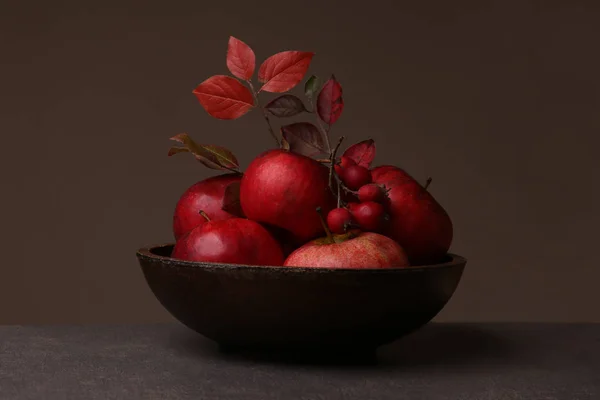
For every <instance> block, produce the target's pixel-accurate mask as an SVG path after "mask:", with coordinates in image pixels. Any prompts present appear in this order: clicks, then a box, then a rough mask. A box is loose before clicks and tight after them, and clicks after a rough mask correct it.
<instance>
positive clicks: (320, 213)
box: [317, 207, 335, 243]
mask: <svg viewBox="0 0 600 400" xmlns="http://www.w3.org/2000/svg"><path fill="white" fill-rule="evenodd" d="M317 214H319V219H320V220H321V225H323V229H325V233H326V234H327V239H328V240H329V241H330V242H331V243H335V240H333V235H331V231H330V230H329V227H328V226H327V223H326V222H325V218H323V210H322V209H321V207H317Z"/></svg>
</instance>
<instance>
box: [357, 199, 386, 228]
mask: <svg viewBox="0 0 600 400" xmlns="http://www.w3.org/2000/svg"><path fill="white" fill-rule="evenodd" d="M352 216H353V217H354V219H355V220H356V222H357V223H358V224H359V225H360V227H361V228H362V229H363V230H365V231H370V232H377V231H378V230H380V229H381V228H382V227H383V225H384V222H385V220H386V214H385V209H384V208H383V206H382V205H381V204H379V203H375V202H374V201H367V202H364V203H360V204H358V205H356V206H353V207H352Z"/></svg>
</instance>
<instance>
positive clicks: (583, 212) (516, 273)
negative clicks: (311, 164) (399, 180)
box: [0, 0, 600, 323]
mask: <svg viewBox="0 0 600 400" xmlns="http://www.w3.org/2000/svg"><path fill="white" fill-rule="evenodd" d="M8 3H9V2H2V5H1V6H0V7H1V9H0V58H1V66H0V68H1V70H0V83H1V85H0V89H1V90H0V128H1V129H0V132H1V134H2V143H3V145H2V149H3V151H2V157H1V163H2V166H1V167H2V168H1V170H0V171H1V172H0V173H1V178H2V187H3V190H2V195H1V196H0V202H1V205H2V206H1V208H0V212H1V213H2V215H1V217H2V219H1V221H2V228H1V232H2V241H1V243H2V249H3V252H2V257H1V259H2V275H1V279H0V323H50V322H52V323H66V322H138V321H157V320H168V319H169V318H170V317H169V316H168V315H167V314H166V312H165V311H163V309H162V308H161V307H160V306H159V304H158V302H157V301H156V300H155V299H154V297H153V296H152V294H151V293H150V291H149V289H148V288H147V286H146V284H145V282H144V280H143V277H142V275H141V273H140V270H139V268H138V265H137V262H136V259H135V256H134V253H135V250H136V249H137V248H138V247H139V246H141V245H145V244H151V243H160V242H164V241H169V240H171V233H170V228H171V213H172V210H173V207H174V204H175V202H176V200H177V198H178V196H179V194H180V193H181V192H182V191H183V190H184V189H185V188H186V187H187V186H189V185H191V184H192V183H194V182H195V181H197V180H199V179H202V178H204V177H207V176H208V175H209V174H210V172H209V171H208V170H205V169H203V168H202V166H201V165H199V164H197V163H195V162H194V161H193V160H192V159H191V158H190V157H186V156H185V155H182V156H180V157H176V158H171V159H169V158H167V157H166V152H167V149H168V147H169V144H170V142H169V141H168V138H169V137H170V136H172V135H173V134H175V133H180V132H184V131H187V132H189V133H190V134H191V135H192V136H193V137H194V138H196V139H197V140H199V141H202V142H207V143H215V144H221V145H224V146H227V147H229V148H231V149H232V150H234V151H235V152H236V153H237V154H238V156H239V158H240V160H241V162H242V164H243V166H245V165H247V163H248V162H249V161H250V159H251V158H252V157H253V155H255V154H257V153H258V152H260V151H262V150H263V149H264V148H265V147H266V146H270V145H271V139H270V137H269V135H268V133H267V131H266V128H265V126H264V121H263V120H262V119H261V117H260V116H259V114H257V113H251V114H248V115H247V116H245V117H243V118H242V119H240V120H237V121H219V120H215V119H212V118H210V117H209V116H208V115H207V114H206V113H205V112H204V110H203V109H202V108H201V107H200V105H199V104H198V103H197V101H196V99H195V98H194V97H193V95H192V93H191V91H192V89H193V88H194V87H195V86H196V85H197V84H198V83H200V82H201V81H202V80H204V79H205V78H207V77H208V76H210V75H212V74H216V73H226V67H225V49H226V44H227V39H228V37H229V35H234V36H237V37H239V38H241V39H242V40H244V41H246V42H247V43H249V44H250V45H251V46H253V47H254V48H255V51H256V53H257V57H258V59H259V61H261V60H262V59H264V58H265V57H267V56H269V55H271V54H273V53H275V52H278V51H281V50H286V49H297V50H310V51H315V52H316V53H317V55H316V57H315V58H314V61H313V67H312V71H313V72H316V73H319V74H321V75H326V74H329V73H331V72H334V73H335V74H336V76H337V77H338V79H339V80H340V81H341V82H342V84H343V86H344V94H345V99H346V109H345V112H344V115H343V117H342V118H341V119H340V121H339V123H338V124H337V125H336V126H335V131H334V133H336V134H344V135H346V136H348V137H349V138H350V140H351V141H358V140H361V139H365V138H368V137H372V138H374V139H375V140H376V141H377V144H378V146H379V147H378V149H379V150H378V151H379V153H378V157H377V163H378V164H382V163H394V164H397V165H400V166H402V167H405V168H406V169H407V170H408V171H410V172H411V173H412V174H413V175H414V176H415V177H417V178H418V179H421V180H425V179H426V178H427V176H429V175H431V176H433V178H434V180H433V184H432V186H431V191H432V193H433V194H434V195H435V196H436V197H437V198H438V199H439V201H440V202H441V203H442V204H443V205H444V206H445V207H446V208H447V210H448V212H449V213H450V214H451V215H452V217H453V220H454V223H455V226H456V236H455V242H454V244H453V247H452V250H453V251H455V252H458V253H460V254H464V255H465V256H467V257H468V258H469V264H468V268H467V270H466V273H465V275H464V279H463V281H462V283H461V285H460V287H459V290H458V291H457V293H456V295H455V297H454V298H453V300H452V301H451V303H450V304H449V305H448V307H447V308H446V309H445V310H444V311H443V313H442V314H441V315H440V316H439V318H438V319H439V320H536V321H537V320H554V321H600V308H599V307H598V304H600V291H598V289H597V286H598V282H600V268H599V266H598V261H597V254H596V253H595V251H596V249H597V248H598V239H599V238H600V235H599V234H598V226H599V224H600V218H599V215H600V213H599V212H598V209H597V207H598V204H599V200H600V198H599V195H598V172H599V168H598V167H599V162H598V158H597V148H598V144H599V143H600V139H599V137H600V130H599V128H600V118H599V115H600V114H599V107H600V99H599V89H600V87H599V84H600V79H599V71H600V53H598V43H599V40H600V28H599V25H600V24H599V23H598V21H599V20H600V13H599V11H600V8H599V7H598V6H595V5H594V2H592V1H590V2H587V3H584V2H578V1H569V2H567V1H562V2H558V1H554V2H551V1H544V2H542V1H535V2H534V1H517V0H514V1H495V2H485V1H484V2H481V1H465V0H459V1H454V2H445V1H437V2H427V1H423V2H408V1H388V2H376V1H368V2H356V4H355V5H351V4H350V2H327V1H319V2H314V3H312V4H311V3H308V2H303V3H300V2H284V1H277V2H267V1H263V2H259V3H256V4H254V5H253V4H252V2H250V1H239V0H230V1H228V2H206V1H200V0H197V1H186V2H177V1H169V2H163V1H161V2H159V1H151V2H148V1H146V2H139V3H137V4H134V3H122V2H119V3H120V5H116V4H117V3H115V4H114V5H111V4H110V3H109V2H106V1H102V2H81V1H77V2H76V1H72V2H70V3H66V2H46V1H41V0H40V1H37V2H33V3H37V4H33V3H31V2H27V3H25V2H24V3H23V4H20V5H17V4H16V3H17V2H12V3H15V4H8ZM93 3H96V4H95V5H94V4H93ZM336 3H337V4H336ZM413 3H414V4H413ZM417 3H418V4H417Z"/></svg>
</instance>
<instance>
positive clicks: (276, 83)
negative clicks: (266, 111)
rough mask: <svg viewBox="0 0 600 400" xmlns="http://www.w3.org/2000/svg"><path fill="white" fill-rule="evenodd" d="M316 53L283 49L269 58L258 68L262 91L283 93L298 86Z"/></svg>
mask: <svg viewBox="0 0 600 400" xmlns="http://www.w3.org/2000/svg"><path fill="white" fill-rule="evenodd" d="M314 55H315V53H310V52H305V51H282V52H281V53H277V54H275V55H272V56H271V57H269V58H267V59H266V60H265V61H264V62H263V63H262V65H261V66H260V69H259V70H258V80H259V81H260V82H262V83H264V85H263V86H262V87H261V88H260V91H263V90H264V91H265V92H273V93H283V92H287V91H288V90H290V89H291V88H293V87H294V86H296V85H297V84H298V83H300V81H301V80H302V78H304V75H305V74H306V71H307V70H308V66H309V65H310V61H311V60H312V58H313V56H314Z"/></svg>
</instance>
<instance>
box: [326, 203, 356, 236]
mask: <svg viewBox="0 0 600 400" xmlns="http://www.w3.org/2000/svg"><path fill="white" fill-rule="evenodd" d="M352 221H353V219H352V214H351V213H350V211H348V210H347V209H345V208H334V209H333V210H331V211H329V214H327V226H329V230H330V231H331V232H333V233H345V232H346V228H347V226H348V224H350V223H352Z"/></svg>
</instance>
